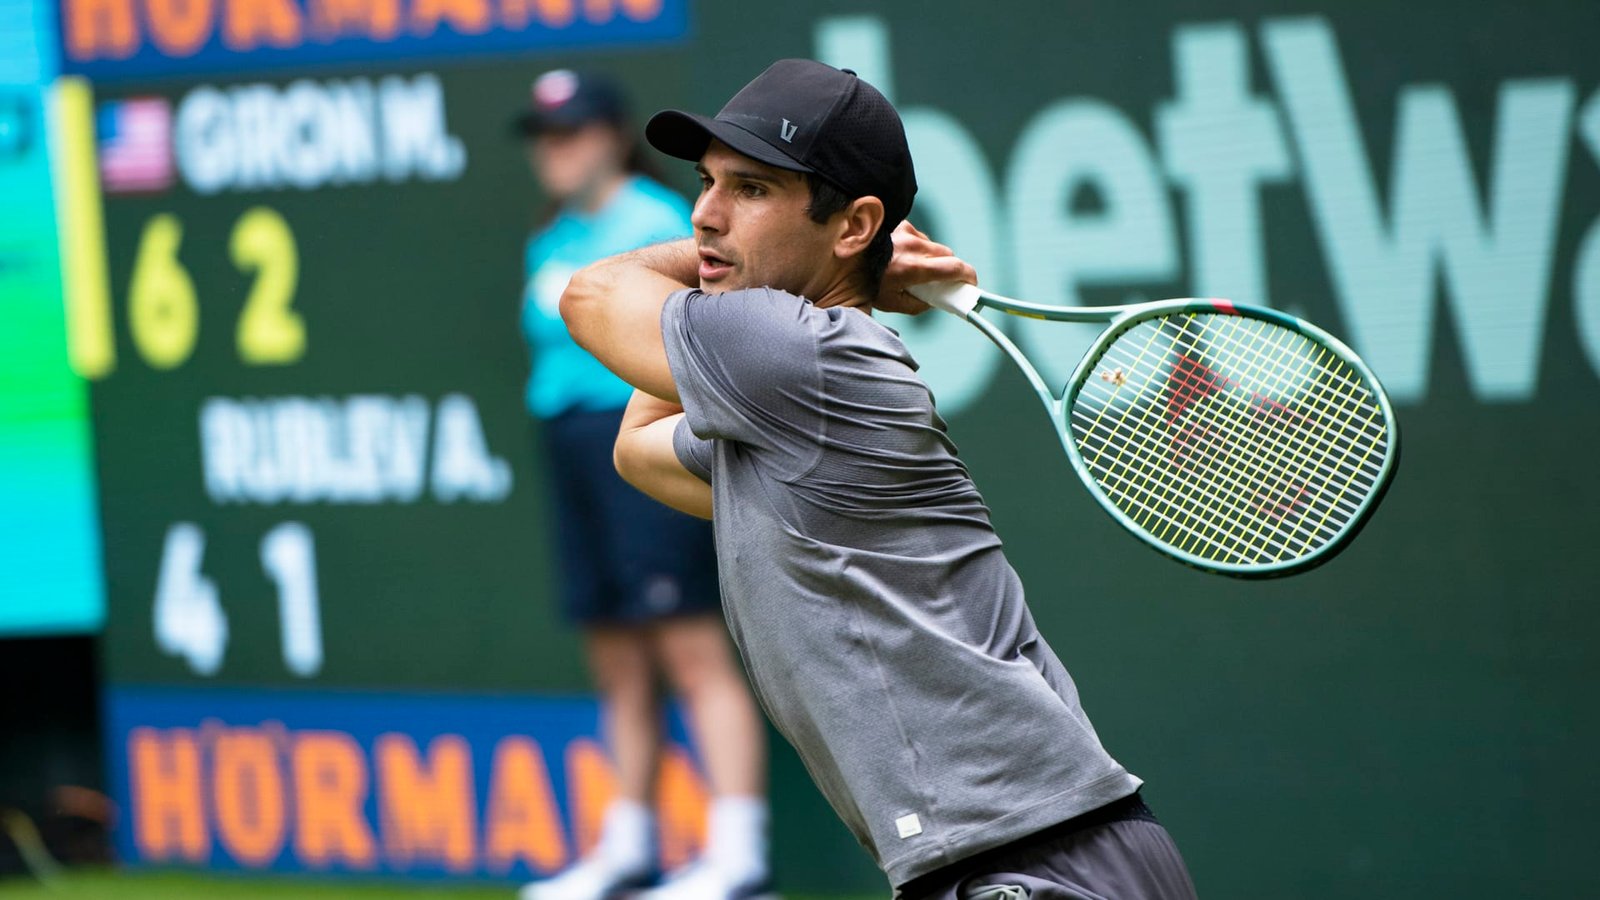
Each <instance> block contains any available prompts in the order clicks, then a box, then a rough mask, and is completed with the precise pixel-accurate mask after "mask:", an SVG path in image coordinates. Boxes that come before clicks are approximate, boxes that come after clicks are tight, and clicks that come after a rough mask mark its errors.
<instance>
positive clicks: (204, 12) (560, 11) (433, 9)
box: [57, 0, 689, 82]
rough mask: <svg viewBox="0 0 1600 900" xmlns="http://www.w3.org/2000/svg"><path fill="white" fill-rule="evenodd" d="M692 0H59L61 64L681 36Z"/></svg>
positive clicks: (173, 64)
mask: <svg viewBox="0 0 1600 900" xmlns="http://www.w3.org/2000/svg"><path fill="white" fill-rule="evenodd" d="M688 3H689V0H183V2H174V0H58V6H57V9H58V12H59V21H60V26H61V28H60V34H61V64H62V70H63V71H65V72H67V73H70V74H80V75H86V76H88V77H89V78H91V79H93V80H95V81H100V82H110V81H118V80H128V79H139V78H147V77H149V76H156V75H185V76H189V75H202V74H235V73H241V72H253V71H262V70H270V69H281V68H286V67H306V66H314V65H325V64H338V63H349V62H371V61H382V60H402V59H403V60H406V61H408V62H411V61H415V60H421V59H434V58H439V57H452V56H476V55H484V54H490V55H493V54H500V55H505V54H517V53H526V52H530V51H538V50H547V49H552V48H561V49H569V48H574V47H607V48H612V47H622V46H632V45H638V44H656V43H666V42H672V41H675V40H677V39H680V38H682V37H684V35H685V34H686V33H687V31H688V20H689V10H688Z"/></svg>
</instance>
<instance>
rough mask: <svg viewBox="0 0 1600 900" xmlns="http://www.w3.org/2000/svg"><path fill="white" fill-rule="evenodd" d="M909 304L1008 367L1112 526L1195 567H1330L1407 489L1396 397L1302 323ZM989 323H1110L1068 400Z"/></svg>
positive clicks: (937, 300)
mask: <svg viewBox="0 0 1600 900" xmlns="http://www.w3.org/2000/svg"><path fill="white" fill-rule="evenodd" d="M911 292H912V293H913V294H915V295H916V296H917V297H918V298H919V299H921V300H922V301H923V302H925V303H927V304H928V305H930V306H933V307H935V308H938V309H942V310H944V311H946V312H948V313H951V314H953V315H956V316H959V317H960V318H962V319H964V320H966V321H967V322H969V323H971V324H972V325H973V326H975V327H976V328H977V329H978V330H979V331H981V332H983V334H984V335H985V336H986V337H988V338H989V340H991V341H993V342H994V344H995V345H996V346H998V347H999V348H1000V349H1001V350H1002V351H1004V352H1005V354H1006V355H1007V356H1009V357H1011V361H1012V362H1014V363H1016V364H1017V367H1018V368H1020V369H1021V370H1022V374H1023V375H1025V376H1026V377H1027V379H1028V383H1029V384H1031V385H1032V386H1033V389H1034V391H1035V392H1037V393H1038V395H1039V399H1040V400H1041V401H1043V403H1044V405H1045V408H1046V409H1048V410H1049V411H1050V418H1051V420H1052V422H1054V424H1055V428H1056V434H1057V435H1058V436H1059V437H1060V438H1061V445H1062V447H1064V448H1065V449H1066V451H1067V457H1068V458H1069V459H1070V460H1071V461H1072V468H1073V470H1074V471H1076V472H1077V473H1078V477H1079V478H1081V479H1083V483H1084V484H1085V485H1086V486H1087V487H1088V488H1089V492H1090V493H1091V494H1092V495H1093V496H1094V498H1095V499H1096V500H1097V501H1099V503H1100V505H1101V506H1102V507H1104V508H1105V510H1106V512H1108V513H1110V514H1111V516H1112V518H1114V519H1116V520H1117V521H1118V522H1119V523H1121V524H1122V526H1123V527H1124V528H1126V529H1128V530H1129V531H1131V532H1133V533H1134V535H1136V536H1137V537H1138V538H1139V539H1140V540H1143V541H1144V542H1145V543H1146V544H1149V545H1150V546H1151V547H1154V548H1155V549H1156V550H1158V551H1160V552H1162V553H1164V554H1167V555H1168V556H1171V557H1175V558H1176V559H1178V560H1180V561H1182V562H1185V563H1188V564H1189V565H1191V566H1194V567H1195V568H1198V569H1204V570H1206V571H1209V572H1218V573H1221V574H1224V575H1234V576H1239V577H1245V578H1263V577H1272V576H1277V575H1289V574H1292V573H1295V572H1303V571H1305V570H1307V569H1310V568H1312V567H1314V566H1317V565H1320V564H1321V563H1324V562H1327V561H1328V560H1329V559H1331V558H1333V556H1334V555H1335V554H1337V553H1338V552H1339V551H1340V550H1342V549H1343V548H1344V547H1345V546H1347V545H1348V544H1349V542H1350V539H1351V538H1353V537H1355V535H1356V532H1357V531H1359V530H1360V529H1361V526H1362V525H1363V524H1365V523H1366V521H1367V519H1368V518H1369V517H1370V516H1371V515H1372V512H1373V510H1374V509H1375V508H1376V507H1377V505H1378V502H1379V501H1380V500H1381V499H1382V498H1383V494H1384V491H1385V490H1386V489H1387V488H1388V486H1389V482H1390V480H1391V479H1392V478H1393V477H1394V473H1395V468H1396V466H1397V465H1398V463H1399V460H1400V445H1399V434H1398V432H1397V430H1396V423H1395V415H1394V408H1393V406H1391V405H1390V403H1389V398H1388V396H1387V395H1385V394H1384V391H1383V386H1382V385H1380V384H1379V383H1378V379H1377V378H1375V377H1374V376H1373V374H1372V371H1371V370H1370V369H1368V368H1367V366H1366V364H1365V363H1363V362H1362V361H1361V359H1360V358H1359V357H1357V356H1356V355H1355V353H1353V352H1352V351H1351V350H1350V348H1348V347H1346V346H1345V345H1344V344H1342V343H1340V342H1339V341H1338V340H1337V339H1335V338H1334V337H1332V336H1331V335H1329V334H1328V333H1327V332H1324V331H1322V330H1321V329H1319V328H1317V327H1316V326H1314V325H1311V324H1309V323H1307V322H1303V321H1301V320H1300V319H1297V318H1295V317H1294V316H1289V315H1285V314H1283V313H1281V312H1277V311H1276V310H1271V309H1263V308H1260V307H1252V306H1239V305H1235V304H1233V303H1231V302H1229V301H1227V300H1195V299H1186V300H1161V301H1157V302H1154V303H1139V304H1134V305H1129V306H1104V307H1064V306H1049V305H1045V304H1038V303H1026V302H1023V301H1020V300H1011V299H1008V298H1006V297H1000V296H997V295H995V294H991V293H988V292H987V291H983V290H980V289H979V288H976V287H973V286H972V285H970V284H954V283H946V284H926V285H919V286H917V287H914V288H911ZM982 309H995V310H999V311H1000V312H1004V313H1009V314H1011V315H1017V316H1026V317H1029V318H1034V319H1048V320H1051V321H1057V322H1092V323H1101V322H1103V323H1107V325H1106V329H1105V331H1104V332H1102V333H1101V334H1100V336H1099V337H1098V338H1097V339H1096V340H1095V342H1094V343H1093V344H1092V345H1091V346H1090V348H1089V351H1088V353H1086V354H1085V355H1084V357H1083V360H1082V361H1081V362H1079V363H1078V366H1077V369H1076V370H1075V371H1074V372H1073V373H1072V377H1071V378H1070V379H1069V380H1068V382H1067V386H1066V389H1065V390H1064V391H1063V392H1061V393H1060V394H1057V393H1056V392H1055V391H1053V390H1051V389H1050V387H1049V386H1047V385H1046V384H1045V382H1044V379H1043V378H1042V377H1041V376H1040V375H1039V370H1038V369H1037V368H1035V367H1034V365H1033V364H1032V363H1030V362H1029V361H1028V359H1027V357H1026V356H1024V355H1023V353H1022V351H1021V350H1019V349H1018V348H1017V346H1016V344H1014V343H1012V342H1011V340H1010V338H1008V337H1006V335H1005V334H1004V333H1003V332H1001V330H1000V329H999V328H998V327H997V326H996V325H995V324H994V323H992V322H989V321H987V320H986V319H984V318H983V316H981V315H979V310H982Z"/></svg>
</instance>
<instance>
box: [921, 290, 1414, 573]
mask: <svg viewBox="0 0 1600 900" xmlns="http://www.w3.org/2000/svg"><path fill="white" fill-rule="evenodd" d="M911 292H912V293H913V294H914V295H915V296H916V297H918V298H919V299H921V300H923V301H925V302H927V303H928V304H929V305H930V306H933V307H935V308H938V309H942V310H944V311H945V312H948V313H951V314H952V315H955V316H958V317H960V318H962V319H964V320H965V321H966V322H968V323H969V324H971V325H972V326H973V327H975V328H977V329H978V331H980V332H982V333H983V335H984V337H986V338H988V339H989V341H990V342H991V343H993V344H994V345H995V346H997V347H999V348H1000V350H1001V351H1002V352H1003V353H1005V355H1006V356H1008V357H1010V358H1011V361H1012V363H1014V364H1015V365H1016V366H1017V368H1018V369H1019V370H1020V371H1021V372H1022V374H1023V376H1024V377H1025V378H1026V379H1027V381H1028V384H1029V386H1031V387H1032V388H1033V390H1034V392H1035V393H1036V394H1038V396H1039V401H1040V402H1041V403H1043V404H1044V407H1045V409H1046V410H1048V411H1049V412H1050V422H1051V425H1052V427H1054V428H1055V431H1056V437H1057V438H1058V439H1059V440H1060V441H1061V446H1062V449H1064V450H1065V451H1066V453H1067V459H1068V460H1070V461H1071V463H1072V468H1073V471H1074V472H1076V473H1077V475H1078V478H1079V479H1080V480H1081V481H1082V482H1083V483H1084V485H1085V486H1086V487H1087V488H1089V494H1090V496H1092V497H1094V499H1095V502H1096V503H1098V504H1100V507H1101V508H1102V509H1104V510H1105V511H1106V512H1107V513H1109V514H1110V515H1111V517H1112V518H1113V519H1115V520H1116V521H1117V522H1118V524H1120V525H1122V527H1123V528H1125V529H1127V530H1128V531H1129V532H1131V533H1132V534H1133V535H1134V536H1135V537H1137V538H1139V540H1141V541H1143V542H1144V543H1145V544H1146V545H1147V546H1149V547H1150V548H1151V549H1153V550H1155V551H1156V552H1158V553H1160V554H1162V555H1163V556H1167V557H1170V558H1172V559H1176V560H1178V561H1179V562H1182V563H1184V564H1186V565H1188V566H1191V567H1193V568H1196V569H1201V570H1203V571H1206V572H1214V573H1217V574H1220V575H1228V576H1232V577H1234V578H1248V579H1262V578H1277V577H1282V576H1284V575H1293V574H1297V573H1300V572H1305V571H1308V570H1310V569H1314V568H1316V567H1317V566H1319V565H1322V564H1323V563H1325V562H1327V561H1328V560H1330V559H1332V558H1333V557H1334V556H1336V555H1338V553H1339V552H1340V551H1341V550H1343V549H1344V548H1345V547H1346V546H1348V545H1349V543H1350V541H1351V539H1353V538H1354V537H1355V536H1356V534H1357V533H1358V532H1360V530H1361V528H1362V527H1363V526H1364V525H1366V523H1367V520H1368V519H1370V518H1371V516H1372V512H1373V510H1375V509H1376V508H1377V506H1378V503H1379V501H1381V500H1382V499H1383V496H1384V494H1385V493H1386V492H1387V491H1388V489H1389V484H1390V483H1391V482H1392V481H1393V478H1394V472H1395V470H1396V467H1397V466H1398V465H1399V463H1400V426H1399V422H1398V420H1397V419H1396V418H1395V414H1394V406H1393V405H1392V404H1391V403H1390V402H1389V396H1388V394H1386V393H1385V392H1384V390H1383V385H1382V383H1380V382H1379V381H1378V379H1377V376H1375V375H1374V374H1373V373H1372V370H1371V369H1370V368H1368V367H1367V364H1366V363H1365V362H1363V361H1362V360H1361V357H1359V356H1357V355H1356V354H1355V352H1354V351H1353V350H1351V349H1350V348H1349V347H1348V346H1346V345H1345V344H1344V342H1342V341H1340V340H1339V339H1338V338H1336V337H1334V336H1333V335H1331V334H1329V333H1327V332H1326V331H1323V330H1322V329H1321V328H1318V327H1317V326H1315V325H1313V324H1311V323H1310V322H1307V321H1305V320H1304V319H1300V318H1298V317H1296V316H1291V315H1289V314H1287V313H1283V312H1280V311H1278V310H1275V309H1268V308H1266V307H1261V306H1250V305H1245V304H1236V303H1233V302H1232V301H1229V300H1221V299H1213V298H1200V297H1184V298H1180V299H1175V300H1157V301H1154V302H1151V303H1134V304H1127V305H1122V306H1079V307H1073V306H1052V305H1048V304H1042V303H1029V302H1026V301H1023V300H1013V299H1011V298H1009V297H1001V296H999V295H997V294H991V293H989V292H988V291H984V290H981V289H979V288H976V287H974V286H972V285H968V284H962V285H950V284H937V285H918V286H917V287H914V288H912V289H911ZM982 309H995V310H998V311H1000V312H1003V313H1006V314H1008V315H1013V316H1021V317H1023V318H1029V319H1043V320H1046V321H1051V322H1077V323H1084V324H1105V326H1106V327H1105V329H1104V330H1103V331H1101V333H1100V334H1099V335H1098V336H1097V337H1096V338H1095V340H1094V343H1092V344H1090V345H1089V349H1088V350H1086V351H1085V352H1084V354H1083V358H1082V359H1080V360H1079V361H1078V364H1077V366H1076V367H1074V369H1073V371H1072V375H1071V377H1070V378H1068V379H1067V386H1066V388H1065V389H1064V390H1063V391H1062V392H1061V394H1060V395H1059V396H1058V395H1057V394H1056V392H1055V391H1054V390H1053V389H1052V388H1051V387H1050V386H1049V385H1048V384H1046V383H1045V380H1044V378H1043V376H1041V375H1040V374H1039V370H1038V369H1037V368H1036V367H1035V366H1034V365H1033V363H1031V362H1029V360H1028V358H1027V356H1026V355H1024V354H1023V352H1022V350H1021V348H1019V347H1018V346H1017V345H1016V343H1015V342H1013V341H1012V340H1011V338H1010V337H1009V336H1007V335H1006V333H1005V332H1004V331H1003V330H1001V328H1000V327H999V326H998V325H996V324H995V323H993V322H990V321H989V320H987V319H985V318H984V317H983V316H980V315H979V314H978V313H979V311H980V310H982ZM1180 313H1202V314H1215V315H1230V316H1244V317H1247V318H1254V319H1260V320H1262V321H1265V322H1268V323H1270V324H1273V325H1277V326H1280V327H1282V328H1287V329H1289V330H1290V331H1293V332H1296V333H1297V334H1300V335H1302V336H1304V337H1306V338H1309V339H1310V340H1312V341H1314V342H1316V343H1318V344H1320V345H1322V346H1324V347H1326V348H1328V349H1329V350H1330V351H1332V352H1333V354H1334V355H1335V356H1337V357H1338V358H1339V360H1340V361H1341V362H1344V363H1345V364H1347V365H1349V366H1350V367H1351V368H1353V369H1355V370H1356V372H1357V374H1359V375H1360V376H1361V379H1362V383H1363V385H1364V386H1365V387H1366V388H1367V389H1368V390H1370V391H1372V394H1373V398H1374V400H1375V401H1376V403H1377V406H1378V408H1379V410H1380V411H1381V412H1382V414H1383V419H1384V422H1383V428H1384V434H1385V435H1387V437H1388V448H1387V452H1386V453H1385V454H1384V459H1383V463H1382V465H1381V466H1380V467H1379V471H1378V474H1377V475H1376V476H1374V478H1373V489H1372V490H1371V491H1369V492H1368V493H1367V495H1366V496H1365V497H1363V498H1362V500H1361V503H1360V504H1359V505H1358V506H1357V507H1356V510H1355V512H1354V513H1352V514H1351V515H1350V517H1349V519H1347V520H1346V521H1345V523H1344V524H1343V525H1342V526H1341V527H1340V528H1339V530H1338V531H1337V532H1336V533H1335V534H1334V536H1333V537H1332V538H1330V539H1329V540H1328V541H1327V542H1326V543H1325V544H1323V545H1322V546H1321V547H1318V548H1317V549H1316V550H1315V551H1313V552H1311V553H1308V554H1306V555H1304V556H1298V557H1295V558H1293V559H1289V560H1283V561H1280V562H1276V563H1227V562H1220V561H1218V560H1212V559H1205V558H1203V557H1200V556H1197V555H1195V554H1193V553H1189V552H1187V551H1184V550H1180V549H1178V548H1177V547H1174V546H1172V545H1171V544H1169V543H1167V542H1165V541H1162V540H1159V539H1158V538H1156V537H1155V536H1154V535H1152V534H1150V533H1149V532H1148V531H1147V530H1146V529H1144V528H1143V527H1141V526H1139V525H1138V524H1137V523H1135V522H1134V520H1133V519H1132V517H1130V516H1129V515H1128V514H1127V513H1125V512H1123V511H1122V509H1121V508H1120V507H1118V506H1117V505H1116V504H1115V503H1114V502H1113V501H1112V500H1111V498H1110V497H1109V496H1107V495H1106V492H1105V489H1104V488H1103V487H1102V486H1101V485H1100V483H1099V481H1097V480H1096V479H1095V477H1094V474H1093V472H1091V471H1090V469H1089V466H1088V464H1087V463H1086V462H1085V461H1084V459H1083V454H1082V452H1081V451H1080V450H1079V448H1078V442H1077V439H1076V438H1074V437H1073V436H1072V434H1071V433H1070V429H1069V428H1068V425H1067V411H1068V410H1070V409H1071V408H1072V404H1073V401H1074V400H1076V399H1077V396H1078V393H1079V391H1081V390H1082V389H1083V387H1084V385H1085V384H1086V383H1087V380H1088V379H1089V377H1090V373H1091V372H1092V371H1093V369H1094V367H1095V365H1096V364H1098V363H1099V361H1100V358H1101V357H1102V356H1103V355H1104V353H1105V351H1106V348H1107V347H1109V346H1110V345H1111V343H1112V342H1114V341H1115V340H1116V339H1117V338H1118V337H1120V336H1121V335H1122V333H1123V332H1125V331H1127V330H1128V329H1130V328H1132V327H1134V326H1135V325H1138V324H1139V323H1140V322H1143V321H1146V320H1148V319H1153V318H1157V317H1160V316H1168V315H1174V314H1180Z"/></svg>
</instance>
